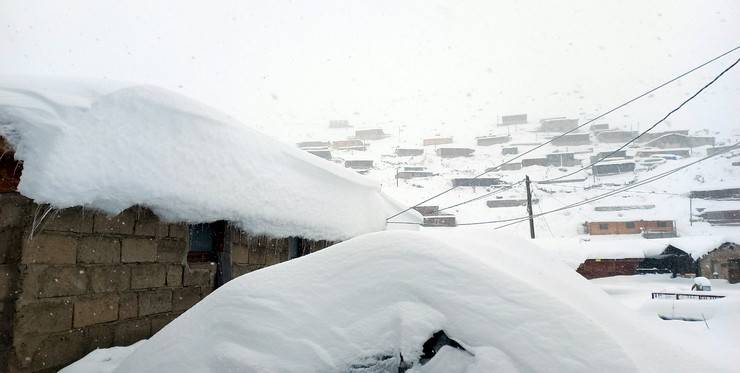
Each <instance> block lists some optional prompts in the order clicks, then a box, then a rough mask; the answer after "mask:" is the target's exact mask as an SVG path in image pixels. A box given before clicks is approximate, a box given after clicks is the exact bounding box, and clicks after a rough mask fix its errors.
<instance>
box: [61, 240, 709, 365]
mask: <svg viewBox="0 0 740 373" xmlns="http://www.w3.org/2000/svg"><path fill="white" fill-rule="evenodd" d="M379 274H382V275H379ZM664 328H665V329H664ZM668 328H670V326H669V325H664V326H663V325H657V324H653V323H648V322H647V320H644V319H642V318H641V317H638V316H637V314H636V313H635V312H634V311H632V310H629V309H627V308H625V307H624V306H622V305H621V304H619V303H617V301H616V300H614V299H613V298H611V297H610V296H609V295H608V294H606V293H605V292H603V291H601V290H600V289H598V288H597V287H596V286H594V285H593V284H590V283H589V282H588V281H586V280H584V279H583V278H582V277H580V275H578V274H577V273H576V272H575V271H573V270H572V269H570V268H568V267H566V266H564V265H563V264H561V263H559V262H558V261H557V260H556V259H554V258H551V256H550V255H548V254H547V252H546V251H544V250H541V249H538V248H537V247H535V246H534V245H532V244H531V243H529V242H527V241H524V240H522V239H515V238H511V237H507V236H502V235H496V234H495V233H492V232H491V231H490V229H480V230H475V231H473V230H465V231H446V232H428V231H423V232H400V231H399V232H379V233H374V234H369V235H363V236H361V237H357V238H355V239H352V240H349V241H345V242H343V243H341V244H338V245H335V246H333V247H330V248H327V249H325V250H322V251H320V252H317V253H315V254H311V255H308V256H306V257H302V258H299V259H296V260H292V261H288V262H285V263H281V264H278V265H275V266H271V267H268V268H266V269H262V270H259V271H256V272H252V273H249V274H247V275H244V276H242V277H239V278H237V279H235V280H233V281H231V282H229V283H227V284H226V285H224V286H223V287H221V288H220V289H218V290H217V291H216V292H214V293H212V294H211V295H210V296H208V297H206V298H205V299H204V300H203V301H201V302H200V303H198V304H196V305H195V306H194V307H193V308H191V309H190V310H188V311H187V312H185V313H184V314H183V315H181V316H180V317H178V318H177V319H176V320H174V321H173V322H171V323H170V324H168V325H167V326H166V327H165V328H164V329H162V330H161V331H160V332H159V333H157V334H156V335H154V336H153V337H152V338H151V339H149V340H148V341H146V342H143V343H141V344H139V345H137V346H135V347H134V348H132V349H134V350H133V351H128V352H129V353H130V354H128V356H126V354H121V353H120V351H116V350H113V351H111V353H108V352H106V351H98V352H94V353H92V354H91V355H90V356H89V357H88V358H86V359H83V360H82V361H81V362H79V363H77V364H75V365H73V366H71V367H69V368H67V370H65V371H64V373H83V372H99V371H100V370H99V368H98V369H96V368H97V366H104V365H107V366H108V367H109V369H110V367H111V365H112V366H113V370H112V371H113V372H138V373H147V372H158V373H169V372H178V373H187V372H199V373H201V372H255V371H271V372H390V371H393V372H395V371H396V368H397V366H398V363H399V361H400V356H401V355H402V356H403V358H404V361H405V362H408V363H413V364H414V366H413V367H412V370H410V371H414V372H469V373H476V372H486V373H487V372H499V371H502V372H593V371H604V372H635V371H645V372H661V371H672V370H676V371H692V370H697V369H702V370H711V369H713V368H712V367H711V365H712V363H711V362H709V361H707V360H706V359H705V358H704V357H702V356H697V355H696V354H694V353H693V352H692V351H691V349H690V346H689V345H686V344H685V343H684V344H681V343H678V342H675V339H671V338H669V337H666V336H665V335H666V334H668V335H670V333H667V332H668V330H669V329H668ZM438 330H444V332H445V334H447V335H448V336H449V337H450V338H452V339H454V340H455V341H457V342H458V343H460V345H462V347H464V348H465V349H466V350H467V351H469V352H470V353H465V352H462V351H460V350H457V349H454V348H449V347H443V348H442V349H440V350H439V352H438V354H437V355H436V356H434V357H433V358H432V360H431V361H429V362H428V363H427V365H424V366H420V365H419V355H420V354H421V352H422V351H421V350H422V345H423V343H424V342H425V341H426V340H427V339H428V338H430V337H431V336H432V333H435V332H436V331H438ZM112 359H116V360H117V361H113V360H112ZM121 360H122V361H121Z"/></svg>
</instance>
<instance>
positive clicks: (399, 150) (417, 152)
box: [395, 148, 424, 157]
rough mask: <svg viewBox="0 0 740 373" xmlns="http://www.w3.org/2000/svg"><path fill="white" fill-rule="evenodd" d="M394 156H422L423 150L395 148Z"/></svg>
mask: <svg viewBox="0 0 740 373" xmlns="http://www.w3.org/2000/svg"><path fill="white" fill-rule="evenodd" d="M395 153H396V155H397V156H399V157H414V156H417V155H422V154H424V149H423V148H396V151H395Z"/></svg>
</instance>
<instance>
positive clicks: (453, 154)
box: [437, 148, 475, 158]
mask: <svg viewBox="0 0 740 373" xmlns="http://www.w3.org/2000/svg"><path fill="white" fill-rule="evenodd" d="M473 153H475V149H470V148H439V149H437V155H438V156H440V157H442V158H458V157H470V156H472V155H473Z"/></svg>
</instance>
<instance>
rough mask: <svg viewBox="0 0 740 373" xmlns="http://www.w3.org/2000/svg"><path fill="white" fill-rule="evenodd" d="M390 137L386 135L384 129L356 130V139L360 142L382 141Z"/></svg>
mask: <svg viewBox="0 0 740 373" xmlns="http://www.w3.org/2000/svg"><path fill="white" fill-rule="evenodd" d="M389 136H390V135H389V134H387V133H385V132H384V131H383V129H382V128H366V129H358V130H355V138H356V139H360V140H381V139H384V138H386V137H389Z"/></svg>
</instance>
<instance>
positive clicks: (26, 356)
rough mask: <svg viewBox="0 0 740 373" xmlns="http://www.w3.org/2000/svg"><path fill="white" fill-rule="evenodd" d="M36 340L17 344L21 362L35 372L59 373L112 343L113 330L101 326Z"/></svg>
mask: <svg viewBox="0 0 740 373" xmlns="http://www.w3.org/2000/svg"><path fill="white" fill-rule="evenodd" d="M37 338H38V339H37ZM37 338H33V339H36V341H30V340H27V341H22V342H21V343H20V344H17V345H16V347H17V348H16V353H17V354H18V358H19V360H21V361H22V362H23V363H24V365H26V367H27V368H28V371H33V372H56V371H58V370H60V369H61V368H63V367H64V366H66V365H69V364H70V363H72V362H74V361H75V360H78V359H79V358H80V357H81V356H84V355H86V354H87V353H88V352H90V351H92V350H95V349H96V348H107V347H111V346H112V344H113V332H112V329H111V328H107V327H98V326H92V327H87V328H83V329H74V330H71V331H68V332H64V333H58V334H52V335H49V336H42V337H37ZM23 371H24V372H25V371H26V370H23Z"/></svg>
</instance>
